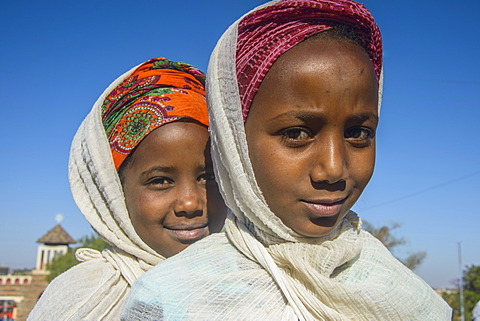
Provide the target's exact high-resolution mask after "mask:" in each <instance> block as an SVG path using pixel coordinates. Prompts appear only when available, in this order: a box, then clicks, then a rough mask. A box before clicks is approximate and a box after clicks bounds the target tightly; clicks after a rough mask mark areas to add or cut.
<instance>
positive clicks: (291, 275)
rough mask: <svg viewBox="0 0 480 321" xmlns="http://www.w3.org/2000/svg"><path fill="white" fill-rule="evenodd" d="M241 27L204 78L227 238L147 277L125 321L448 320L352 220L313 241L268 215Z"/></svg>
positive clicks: (438, 302) (432, 296)
mask: <svg viewBox="0 0 480 321" xmlns="http://www.w3.org/2000/svg"><path fill="white" fill-rule="evenodd" d="M276 2H278V1H272V2H269V3H267V4H266V5H271V4H273V3H276ZM266 5H265V6H266ZM257 9H258V8H257ZM257 9H255V10H257ZM241 19H242V18H240V19H239V20H238V21H237V22H236V23H234V24H233V25H232V26H230V28H229V29H228V30H227V31H226V32H225V33H224V35H223V36H222V37H221V39H220V40H219V41H218V43H217V46H216V48H215V50H214V52H213V54H212V56H211V59H210V63H209V67H208V73H207V99H208V104H209V113H210V114H209V116H210V131H211V139H212V158H213V161H214V165H215V172H216V178H217V181H218V183H219V186H220V190H221V192H222V195H223V197H224V199H225V201H226V203H227V206H228V207H229V208H230V209H231V212H230V213H229V216H228V217H227V221H226V235H215V236H210V237H207V238H206V239H204V240H202V241H200V242H198V243H196V244H193V245H192V246H190V247H189V248H188V249H186V250H185V251H183V252H182V253H180V254H178V255H177V256H175V257H173V258H171V259H169V260H167V261H165V262H163V263H161V264H159V265H157V266H156V267H154V268H153V269H152V270H150V271H149V272H147V273H145V274H144V275H143V276H142V277H141V278H139V280H137V282H136V283H135V285H134V286H133V288H132V290H131V292H130V295H129V296H128V297H127V300H126V302H125V309H124V311H123V312H122V319H123V320H160V319H162V320H225V319H228V320H328V321H332V320H362V321H371V320H381V321H393V320H422V321H430V320H431V321H441V320H450V319H451V309H450V307H449V306H448V305H447V304H446V303H445V302H444V301H443V300H442V299H441V297H440V296H439V295H438V294H437V293H435V291H433V289H432V288H431V287H430V286H429V285H428V284H426V283H425V282H424V281H423V280H421V279H420V278H419V277H418V276H416V275H415V274H414V273H412V272H411V271H410V270H409V269H408V268H406V267H405V266H404V265H403V264H402V263H400V262H399V261H398V260H396V259H395V258H394V257H393V256H392V255H391V254H390V252H389V251H388V250H387V249H386V248H385V246H383V244H381V243H380V241H378V240H377V239H375V238H374V237H373V236H371V235H370V234H369V233H367V232H365V231H363V230H361V222H360V219H359V218H358V217H357V215H356V214H355V213H353V212H350V213H348V214H347V215H346V217H345V219H344V220H343V221H342V222H341V224H340V225H339V226H338V228H336V229H335V230H334V231H332V232H331V233H330V234H329V235H326V236H324V237H322V238H318V239H311V238H304V237H302V236H301V235H299V234H297V233H296V232H294V231H293V230H292V229H290V228H289V227H287V226H285V225H284V224H283V223H282V221H281V220H280V219H279V218H278V217H276V216H275V215H274V214H273V213H272V212H271V211H270V209H269V207H268V206H267V204H266V202H265V199H264V197H263V195H262V192H261V190H260V189H259V187H258V185H257V183H256V180H255V175H254V172H253V169H252V165H251V162H250V159H249V156H248V148H247V140H246V135H245V129H244V123H243V117H242V112H241V103H240V96H239V89H238V85H237V76H236V72H235V54H236V41H237V25H238V22H239V21H240V20H241ZM380 87H381V86H380ZM168 271H175V272H176V277H175V278H172V277H171V276H168V277H167V276H166V272H168Z"/></svg>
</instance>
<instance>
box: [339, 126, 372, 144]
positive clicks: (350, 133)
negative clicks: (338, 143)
mask: <svg viewBox="0 0 480 321" xmlns="http://www.w3.org/2000/svg"><path fill="white" fill-rule="evenodd" d="M374 137H375V133H374V131H373V130H371V129H369V128H365V127H352V128H349V129H347V130H346V131H345V138H346V139H347V140H348V141H349V142H351V143H352V144H356V145H361V146H360V147H363V146H368V145H369V144H370V140H371V139H372V138H374Z"/></svg>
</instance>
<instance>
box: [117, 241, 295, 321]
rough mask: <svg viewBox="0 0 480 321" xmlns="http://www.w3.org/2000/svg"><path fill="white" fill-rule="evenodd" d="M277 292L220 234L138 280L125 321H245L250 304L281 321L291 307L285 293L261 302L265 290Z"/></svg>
mask: <svg viewBox="0 0 480 321" xmlns="http://www.w3.org/2000/svg"><path fill="white" fill-rule="evenodd" d="M275 287H276V285H275V283H274V282H273V280H272V279H271V277H270V276H269V274H268V272H266V271H265V270H264V269H263V268H262V267H261V266H260V265H258V264H257V263H255V262H253V261H251V260H249V259H248V258H247V257H246V256H244V255H243V254H242V253H240V252H239V251H238V250H237V249H236V248H235V247H234V246H233V245H232V244H231V243H230V242H229V240H228V238H227V237H226V235H225V234H224V233H217V234H213V235H211V236H209V237H207V238H205V239H203V240H201V241H199V242H197V243H195V244H193V245H191V246H189V247H188V248H187V249H185V250H184V251H182V252H181V253H179V254H177V255H175V256H173V257H171V258H169V259H168V260H166V261H164V262H162V263H160V264H158V265H157V266H156V267H154V268H153V269H151V270H150V271H148V272H147V273H145V274H144V275H143V276H142V277H141V278H140V279H139V280H137V282H136V283H135V284H134V285H133V287H132V289H131V291H130V293H129V295H128V297H127V299H126V302H125V307H124V309H123V312H122V319H123V320H139V319H141V318H142V316H145V315H148V316H150V317H153V318H154V319H159V318H164V319H168V320H177V319H178V320H183V319H185V318H186V319H189V318H196V319H199V320H201V319H215V318H216V317H218V318H219V319H229V318H233V319H235V318H238V316H239V315H244V313H245V311H242V309H241V307H245V306H248V305H250V304H251V302H255V306H256V307H257V308H258V311H260V312H259V313H260V314H263V313H264V314H266V315H267V314H268V315H272V313H273V315H276V314H278V316H281V315H282V313H283V312H284V310H285V308H286V303H285V300H284V298H283V296H282V295H281V293H280V291H273V294H272V295H269V296H268V297H265V296H263V298H262V295H263V292H264V291H265V289H272V288H275ZM242 302H243V303H242ZM226 307H228V309H226ZM236 307H239V308H238V309H236ZM217 314H218V315H217ZM226 314H227V315H226ZM255 317H256V319H258V318H259V315H255ZM247 319H248V318H247ZM260 319H261V317H260Z"/></svg>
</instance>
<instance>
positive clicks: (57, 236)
mask: <svg viewBox="0 0 480 321" xmlns="http://www.w3.org/2000/svg"><path fill="white" fill-rule="evenodd" d="M37 243H44V244H73V243H77V242H76V241H75V240H74V239H73V238H72V237H71V236H70V235H69V234H68V233H67V232H66V231H65V230H64V229H63V227H62V226H61V225H60V224H57V225H55V227H54V228H52V229H51V230H50V231H48V232H47V233H46V234H45V235H44V236H42V237H41V238H39V239H38V241H37Z"/></svg>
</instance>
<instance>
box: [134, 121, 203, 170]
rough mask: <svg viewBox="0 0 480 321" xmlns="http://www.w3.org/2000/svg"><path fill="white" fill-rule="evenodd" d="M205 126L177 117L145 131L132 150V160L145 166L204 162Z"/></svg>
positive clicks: (135, 163)
mask: <svg viewBox="0 0 480 321" xmlns="http://www.w3.org/2000/svg"><path fill="white" fill-rule="evenodd" d="M208 140H209V134H208V129H207V127H206V126H204V125H200V124H198V123H196V122H183V121H176V122H172V123H168V124H165V125H163V126H161V127H158V128H157V129H155V130H154V131H152V132H151V133H150V134H148V135H147V136H146V137H145V138H144V139H143V140H142V142H141V143H140V144H139V145H138V147H137V148H136V149H135V151H134V153H133V162H132V163H133V164H134V165H140V166H144V165H145V166H147V165H151V164H153V163H159V162H164V163H165V164H167V165H169V166H170V165H171V166H174V165H182V164H186V163H199V162H202V163H204V162H205V157H206V156H207V155H208V146H209V144H208Z"/></svg>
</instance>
